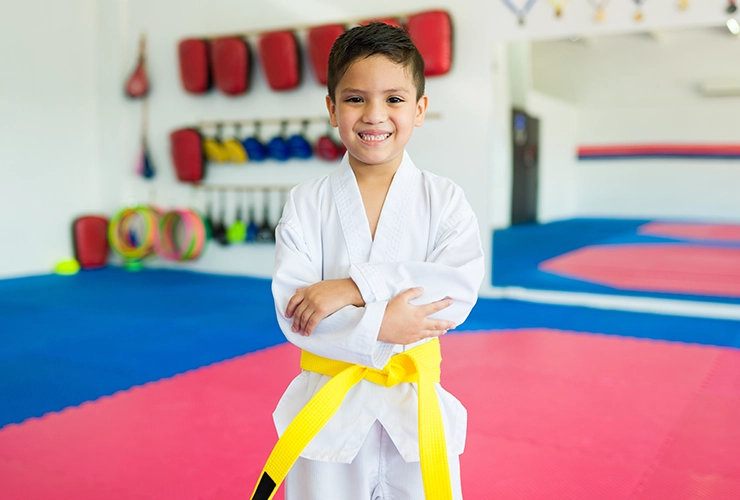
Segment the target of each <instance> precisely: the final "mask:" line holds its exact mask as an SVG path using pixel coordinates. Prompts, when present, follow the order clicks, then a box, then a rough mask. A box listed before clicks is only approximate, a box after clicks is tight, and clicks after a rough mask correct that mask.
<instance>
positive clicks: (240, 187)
mask: <svg viewBox="0 0 740 500" xmlns="http://www.w3.org/2000/svg"><path fill="white" fill-rule="evenodd" d="M193 186H194V187H195V188H196V189H203V190H205V191H290V190H291V189H292V188H293V187H295V184H194V185H193Z"/></svg>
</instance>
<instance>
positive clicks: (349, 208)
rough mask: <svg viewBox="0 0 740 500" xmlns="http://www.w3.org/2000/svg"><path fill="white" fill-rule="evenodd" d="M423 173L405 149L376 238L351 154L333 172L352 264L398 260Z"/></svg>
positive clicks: (335, 195) (338, 207)
mask: <svg viewBox="0 0 740 500" xmlns="http://www.w3.org/2000/svg"><path fill="white" fill-rule="evenodd" d="M420 176H421V172H420V171H419V169H417V168H416V166H415V165H414V163H413V162H412V161H411V158H410V157H409V155H408V154H407V153H406V151H404V152H403V159H402V161H401V165H400V166H399V167H398V170H397V171H396V174H395V175H394V176H393V181H392V182H391V186H390V189H389V190H388V195H387V196H386V198H385V202H384V203H383V209H382V211H381V213H380V219H379V220H378V227H377V228H376V229H375V240H374V241H373V239H372V236H371V234H370V225H369V223H368V220H367V215H366V214H365V206H364V205H363V203H362V196H361V195H360V188H359V187H358V186H357V179H356V178H355V174H354V172H353V171H352V167H350V165H349V159H348V156H345V158H344V160H343V161H342V165H341V166H340V167H339V168H338V169H337V170H336V171H335V172H334V173H333V174H332V176H331V181H332V189H333V191H334V199H335V200H336V203H337V211H338V212H339V219H340V221H341V224H342V231H343V232H344V237H345V240H346V242H347V251H348V253H349V258H350V262H351V263H352V264H359V263H362V262H395V261H396V260H397V255H398V250H399V248H400V246H401V245H400V244H401V240H402V238H403V236H404V234H405V233H406V231H405V230H404V227H405V225H406V224H408V223H409V222H411V220H412V218H411V217H410V215H411V214H410V213H409V209H410V207H411V206H413V204H414V200H415V198H416V196H418V190H415V189H413V187H414V185H416V184H417V183H418V180H419V177H420Z"/></svg>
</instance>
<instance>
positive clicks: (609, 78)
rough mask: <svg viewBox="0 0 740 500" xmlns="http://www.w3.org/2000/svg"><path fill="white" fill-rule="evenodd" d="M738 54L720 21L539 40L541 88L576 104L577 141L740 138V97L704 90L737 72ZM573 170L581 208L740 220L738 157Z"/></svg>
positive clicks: (582, 211) (593, 164) (536, 56)
mask: <svg viewBox="0 0 740 500" xmlns="http://www.w3.org/2000/svg"><path fill="white" fill-rule="evenodd" d="M738 58H740V40H738V39H737V37H733V36H731V35H730V34H729V33H728V31H727V29H726V28H724V27H720V28H714V29H710V28H705V29H695V30H684V31H673V32H663V33H661V34H660V35H658V36H657V37H656V36H651V35H649V34H633V35H623V36H614V37H604V38H598V39H592V40H589V41H588V42H587V43H585V44H584V43H580V42H579V43H573V42H571V41H557V42H541V43H535V44H534V47H533V62H534V67H535V87H536V88H537V89H539V90H541V91H542V92H543V93H548V94H550V95H554V96H558V97H559V98H560V99H562V100H566V101H568V102H571V103H573V106H575V107H577V109H578V110H579V115H580V116H579V120H580V133H579V135H578V138H577V143H576V145H577V144H582V145H607V144H639V143H663V142H665V143H676V144H682V143H683V144H687V143H709V144H717V143H719V144H722V143H733V144H738V138H740V97H723V98H707V97H702V96H701V95H700V94H699V92H698V88H699V85H700V83H701V82H702V81H704V80H705V79H713V78H735V79H736V80H737V81H740V70H739V69H738V66H737V65H736V64H731V63H730V61H734V60H737V59H738ZM574 154H575V153H574ZM543 156H544V155H543ZM576 179H577V180H576V181H575V186H576V193H577V207H576V212H577V214H578V215H582V216H608V217H638V218H689V219H705V220H735V221H738V220H740V196H738V193H739V192H740V161H738V160H713V159H630V160H590V161H581V162H578V163H577V167H576Z"/></svg>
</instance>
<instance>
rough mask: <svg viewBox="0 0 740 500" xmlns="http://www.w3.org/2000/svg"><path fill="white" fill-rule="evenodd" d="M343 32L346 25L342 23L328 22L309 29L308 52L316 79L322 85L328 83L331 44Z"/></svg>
mask: <svg viewBox="0 0 740 500" xmlns="http://www.w3.org/2000/svg"><path fill="white" fill-rule="evenodd" d="M342 33H344V26H342V25H341V24H326V25H324V26H316V27H315V28H311V29H309V30H308V54H309V56H310V58H311V68H312V69H313V74H314V76H315V77H316V80H318V82H319V83H320V84H322V85H326V84H327V72H328V69H329V52H330V51H331V46H332V45H334V42H335V41H336V39H337V38H339V35H341V34H342Z"/></svg>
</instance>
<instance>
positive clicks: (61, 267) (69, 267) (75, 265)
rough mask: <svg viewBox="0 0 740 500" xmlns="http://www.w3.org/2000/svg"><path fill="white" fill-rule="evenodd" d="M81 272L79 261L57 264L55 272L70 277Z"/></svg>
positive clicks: (71, 260) (64, 261) (68, 260)
mask: <svg viewBox="0 0 740 500" xmlns="http://www.w3.org/2000/svg"><path fill="white" fill-rule="evenodd" d="M79 271H80V263H79V262H77V259H67V260H63V261H61V262H57V265H56V266H54V272H55V273H56V274H61V275H63V276H70V275H72V274H77V273H78V272H79Z"/></svg>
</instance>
